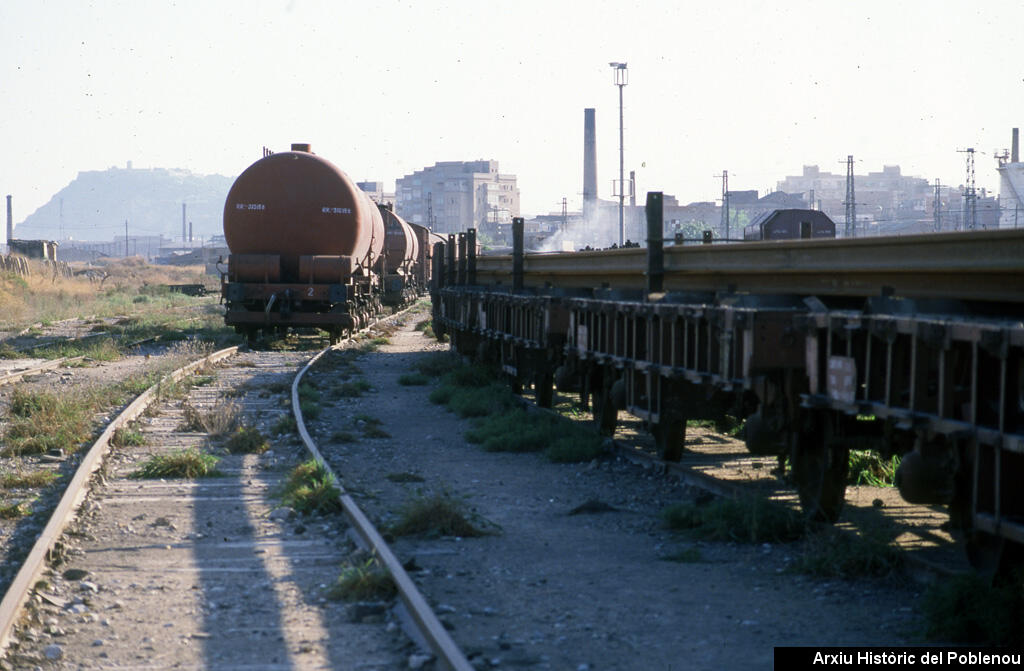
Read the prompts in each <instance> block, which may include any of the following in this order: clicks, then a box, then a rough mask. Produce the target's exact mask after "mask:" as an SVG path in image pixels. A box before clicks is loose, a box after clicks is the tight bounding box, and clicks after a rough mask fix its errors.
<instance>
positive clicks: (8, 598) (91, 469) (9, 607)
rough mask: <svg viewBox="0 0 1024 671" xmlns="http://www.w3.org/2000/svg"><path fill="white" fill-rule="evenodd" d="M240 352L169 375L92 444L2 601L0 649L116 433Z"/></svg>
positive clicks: (230, 351) (217, 354)
mask: <svg viewBox="0 0 1024 671" xmlns="http://www.w3.org/2000/svg"><path fill="white" fill-rule="evenodd" d="M237 351H238V348H237V347H228V348H227V349H222V350H220V351H218V352H214V353H213V354H210V355H209V356H206V357H204V358H202V359H199V360H198V361H193V362H192V363H190V364H188V365H186V366H183V367H182V368H179V369H178V370H176V371H174V372H173V373H170V374H169V375H167V376H166V377H164V378H163V380H161V381H160V382H158V383H157V384H155V385H153V386H152V387H150V388H149V389H147V390H146V391H144V392H142V393H141V394H140V395H139V396H138V397H137V398H136V399H135V400H134V401H132V402H131V403H130V404H129V405H128V407H127V408H125V409H124V410H122V411H121V413H120V414H119V415H118V416H117V417H116V418H115V419H114V421H112V422H111V423H110V424H109V425H107V428H106V429H105V430H104V431H103V433H101V434H100V437H99V438H97V439H96V442H95V443H93V445H92V447H90V448H89V450H88V452H86V454H85V457H84V458H83V459H82V463H80V464H79V465H78V469H77V470H76V471H75V475H74V477H73V478H72V479H71V482H70V483H68V487H67V489H66V490H65V491H64V495H63V496H62V497H61V499H60V502H59V503H58V504H57V507H56V509H54V511H53V514H52V515H50V520H49V522H47V524H46V527H44V528H43V531H42V532H41V533H40V534H39V538H38V539H37V540H36V542H35V544H34V545H33V546H32V549H31V550H30V551H29V554H28V557H26V559H25V561H24V563H23V564H22V567H21V570H19V571H18V575H17V576H15V578H14V580H13V581H12V582H11V585H10V587H8V588H7V593H6V594H4V597H3V600H2V601H0V650H3V649H5V648H6V647H7V646H8V644H9V643H10V640H11V633H12V631H13V629H14V625H15V624H16V623H17V619H18V615H19V614H20V613H21V608H22V606H23V605H24V604H25V602H26V601H27V600H28V597H29V594H30V593H31V591H32V589H33V587H34V585H35V583H36V580H37V579H38V578H39V576H40V575H41V574H42V571H43V567H44V565H45V563H46V558H47V556H48V555H49V553H50V550H51V549H52V548H53V546H54V544H55V543H56V542H57V541H58V540H59V539H60V536H61V534H62V533H63V532H64V529H65V528H66V527H67V525H68V524H69V523H70V522H71V520H72V519H74V517H75V513H76V510H77V508H78V506H79V505H81V503H82V501H83V500H84V499H85V495H86V492H87V490H88V484H89V478H91V477H92V474H93V473H95V472H96V470H97V469H99V468H100V466H102V465H103V459H104V458H105V457H106V455H107V452H108V451H109V450H110V439H111V438H112V437H113V435H114V431H116V430H117V429H118V428H120V427H121V426H123V425H124V424H126V423H127V422H130V421H131V420H133V419H135V418H136V417H138V416H139V415H141V414H142V412H143V411H144V410H145V409H146V407H147V406H148V405H149V404H150V403H151V402H152V401H153V400H154V398H155V395H156V390H157V389H158V388H159V387H160V385H161V384H163V383H164V382H165V381H177V380H180V379H182V378H183V377H185V376H186V375H190V374H191V373H193V372H194V371H196V370H198V369H199V368H201V367H203V366H205V365H207V364H211V363H216V362H218V361H220V360H222V359H226V358H228V357H229V356H231V355H233V354H234V353H235V352H237Z"/></svg>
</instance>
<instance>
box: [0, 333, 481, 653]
mask: <svg viewBox="0 0 1024 671" xmlns="http://www.w3.org/2000/svg"><path fill="white" fill-rule="evenodd" d="M321 354H322V353H321ZM228 357H230V358H228ZM214 358H215V359H223V360H224V363H223V364H221V365H219V366H216V367H212V362H210V363H200V364H198V368H199V369H200V371H201V373H202V380H203V382H205V383H207V384H204V385H203V386H200V387H196V388H193V389H192V390H191V391H190V392H189V394H188V397H187V398H186V399H185V400H184V401H180V400H168V399H165V398H161V392H156V397H155V398H154V399H146V398H145V395H144V397H140V399H139V400H138V401H136V402H135V403H133V404H132V406H130V407H129V408H127V409H126V411H125V413H124V414H122V415H121V416H120V417H119V418H118V419H116V420H115V421H114V422H113V423H111V424H110V425H109V426H108V427H107V430H106V431H105V432H104V434H103V435H102V436H101V437H100V439H99V441H98V442H97V444H96V445H95V446H94V447H93V448H92V449H91V450H90V451H89V453H88V456H87V457H86V458H85V459H84V460H83V462H82V464H81V466H80V468H79V470H78V472H77V474H76V476H75V480H74V481H73V482H72V483H71V484H70V485H69V488H68V490H67V492H66V493H65V495H64V498H63V499H62V501H61V503H60V504H59V506H58V507H57V510H56V511H55V513H54V516H53V518H51V521H50V522H49V523H48V525H47V527H46V529H44V531H43V533H42V534H41V536H40V540H39V541H38V542H37V544H36V546H35V547H34V548H33V550H32V552H31V554H30V556H29V559H28V560H27V562H26V564H25V567H24V568H23V569H22V571H21V572H20V573H19V574H18V576H17V578H16V579H15V581H14V584H13V585H12V586H11V588H10V589H9V590H8V593H7V597H6V600H5V601H4V603H3V605H2V606H0V614H2V616H3V619H2V622H3V625H4V629H3V632H4V634H5V638H6V642H7V643H9V644H11V650H10V651H9V659H12V660H14V662H15V664H16V665H17V664H21V663H29V662H45V661H51V662H53V661H59V660H64V661H65V662H67V661H71V660H74V661H75V662H79V661H82V660H88V659H93V660H95V661H96V662H98V663H100V664H103V665H108V664H112V665H137V664H139V663H142V660H145V661H146V662H156V663H157V665H158V666H165V665H166V666H171V665H176V664H185V665H186V666H189V665H191V666H195V667H198V668H210V667H216V668H294V666H295V665H299V666H301V667H303V668H337V666H338V665H339V664H340V660H343V659H351V658H356V659H360V660H363V661H362V664H363V666H362V667H360V668H395V667H396V666H402V665H405V664H406V662H407V658H408V655H409V649H410V644H409V643H408V639H406V638H404V637H402V636H400V635H397V634H396V633H395V632H394V630H395V629H396V628H397V624H396V623H395V622H394V621H393V620H392V617H391V616H390V615H388V614H387V613H386V612H385V608H384V606H382V605H381V604H378V603H371V604H356V605H354V606H351V607H346V606H344V605H343V604H335V603H334V602H332V601H329V600H328V599H327V598H326V596H325V595H326V594H327V591H328V588H329V587H330V586H331V585H332V584H333V582H334V581H335V580H336V579H337V577H338V573H339V571H340V567H341V565H342V563H343V562H344V561H345V560H346V559H348V560H349V561H351V562H354V561H364V560H365V559H366V557H368V556H376V557H383V558H384V561H385V563H386V564H388V568H389V572H390V573H391V575H392V577H393V579H394V581H395V582H396V584H397V585H398V586H399V593H400V595H401V597H402V599H403V601H404V602H405V604H406V608H405V610H404V612H405V613H407V614H408V619H409V620H410V621H411V622H412V623H413V624H414V625H415V626H417V627H419V628H420V629H421V630H422V631H423V632H424V633H423V634H416V635H415V636H416V638H415V640H422V641H425V643H426V644H427V645H429V646H432V647H434V648H435V654H436V655H437V657H439V658H440V659H441V660H442V662H441V663H442V668H456V669H465V668H469V666H468V665H467V664H466V662H465V660H464V658H462V657H461V653H460V652H459V651H458V649H457V648H456V647H455V646H454V645H453V644H452V643H451V641H450V639H449V638H448V637H447V635H446V634H445V632H444V630H443V628H442V627H441V626H440V625H439V624H438V622H437V620H436V617H435V616H433V614H432V613H431V612H430V611H429V608H428V607H426V604H425V603H424V602H423V599H422V597H418V595H417V593H416V590H415V587H414V586H413V585H412V584H411V582H409V580H408V577H407V576H406V577H404V579H403V576H405V573H404V570H403V569H402V567H401V565H400V564H399V563H398V562H397V560H395V559H394V557H393V555H390V553H389V550H388V548H387V546H386V545H385V544H383V541H382V539H381V538H380V535H379V534H378V533H377V532H376V530H374V529H373V528H372V525H370V524H369V523H368V521H367V520H366V518H365V517H364V516H362V514H361V513H360V512H359V510H358V508H357V507H356V506H355V505H354V502H353V501H352V500H351V498H350V497H349V496H348V495H347V494H345V495H344V496H343V497H342V502H343V505H344V506H345V513H346V515H347V516H348V517H349V519H350V520H351V526H348V525H346V524H345V523H344V522H342V521H341V520H339V519H337V518H323V519H314V520H303V519H297V518H296V517H295V515H294V513H291V514H289V513H288V512H287V511H286V510H284V509H281V508H280V507H279V506H280V505H281V504H280V501H279V500H278V499H277V498H276V496H277V492H279V491H280V489H281V487H282V485H283V483H284V482H285V480H286V479H287V477H288V468H287V467H289V466H292V465H294V464H296V463H298V462H300V461H303V460H305V459H308V458H309V453H308V451H307V450H312V451H313V452H314V453H315V452H316V446H315V444H313V443H312V442H311V441H310V440H309V436H308V434H307V433H305V429H304V428H303V423H302V419H301V413H300V412H296V417H297V420H298V427H299V431H300V433H301V434H303V435H304V439H305V440H306V443H305V444H304V445H302V446H298V445H295V446H290V445H283V444H280V443H279V442H277V441H275V445H274V449H273V450H271V451H269V452H268V453H267V454H265V455H262V456H259V455H254V454H250V455H228V454H224V455H223V456H221V462H220V464H219V465H218V470H220V471H221V473H222V474H223V477H218V478H210V479H204V480H196V481H185V480H180V479H168V480H140V479H135V478H134V477H133V474H134V473H136V472H137V471H138V469H139V466H140V464H141V463H143V462H145V460H147V459H151V458H153V457H154V456H157V455H165V456H166V455H168V454H176V453H179V452H180V451H181V450H189V449H193V450H195V449H203V448H205V449H210V448H211V445H210V437H209V436H208V435H204V434H203V433H201V432H197V431H195V427H191V428H189V427H187V426H186V425H187V423H188V422H187V421H186V418H185V413H188V412H191V413H192V418H193V419H192V421H193V422H194V421H195V420H194V418H195V416H196V414H195V413H196V412H199V413H203V412H210V413H214V414H218V413H222V412H225V411H226V409H228V408H234V409H237V408H242V416H244V417H245V420H244V422H245V423H246V424H249V425H255V426H257V427H258V428H260V429H261V430H262V432H263V433H264V434H270V433H271V432H272V429H273V426H274V424H275V422H277V421H278V420H280V419H281V417H283V416H285V415H288V414H290V412H291V409H290V408H289V407H288V403H287V402H286V396H285V395H284V394H283V393H282V392H283V390H284V388H285V387H286V386H287V384H286V382H285V380H289V381H290V380H291V377H292V376H293V375H294V373H295V370H296V368H298V367H299V366H300V365H301V364H302V363H303V362H304V361H305V360H306V359H307V358H308V357H307V356H306V355H302V354H298V353H280V352H245V353H240V354H236V353H235V351H234V349H231V350H225V351H222V352H219V353H217V354H216V355H214ZM190 368H191V369H192V370H193V371H194V370H196V369H197V365H193V366H191V367H190ZM176 375H177V374H176ZM182 375H183V376H185V377H184V379H187V376H188V371H185V372H183V373H182ZM300 376H301V374H300ZM297 385H298V378H296V380H295V382H294V385H292V386H293V387H297ZM268 386H269V388H270V389H272V390H274V392H273V393H270V392H268V391H267V388H268ZM165 388H166V385H165ZM293 393H297V392H294V391H293ZM226 399H232V400H227V401H226ZM149 401H153V405H151V406H148V407H149V409H147V410H145V412H146V415H147V417H142V418H139V419H136V417H138V416H139V415H140V413H142V412H143V409H144V408H146V407H147V405H146V404H147V403H148V402H149ZM294 407H296V408H298V407H299V406H298V405H295V406H294ZM129 422H132V423H133V424H132V425H133V426H135V427H136V429H137V430H138V432H139V434H140V438H139V442H141V443H142V446H139V447H134V448H130V449H126V448H115V449H111V448H110V445H109V441H110V437H111V436H112V435H113V434H114V432H115V431H116V430H118V429H119V428H123V427H125V426H128V423H129ZM108 450H110V454H109V456H106V458H104V456H105V454H106V452H107V451H108ZM101 464H102V465H101ZM95 471H98V474H97V476H96V477H95V478H94V479H93V481H92V487H91V490H90V492H89V494H88V498H87V500H86V502H85V503H84V505H81V507H80V509H79V514H78V517H77V518H76V519H75V520H74V522H73V523H71V524H70V525H69V521H70V520H71V518H72V514H73V511H74V510H75V509H76V508H77V507H78V505H79V504H80V503H81V500H82V498H84V497H86V493H85V492H86V489H85V485H86V482H87V481H88V480H89V476H90V473H93V472H95ZM65 527H67V528H66V529H65ZM62 529H64V533H63V535H62V533H61V530H62ZM353 530H354V531H353ZM367 541H369V542H368V543H367ZM44 558H48V559H49V560H50V561H51V563H52V564H53V565H51V568H49V569H45V568H44V567H43V563H42V560H43V559H44ZM43 573H45V577H44V579H43V582H41V583H37V579H38V578H39V577H40V575H42V574H43ZM33 586H35V588H36V589H35V594H34V595H33V596H32V597H31V599H30V600H29V593H30V592H31V591H32V588H33ZM25 601H28V603H29V612H28V614H27V615H25V616H23V619H22V624H21V626H20V627H19V629H18V631H17V633H16V634H12V627H13V623H14V621H15V618H16V617H17V616H18V614H19V613H20V610H19V607H20V606H21V605H22V603H23V602H25ZM169 604H172V605H169ZM251 618H254V620H253V621H254V622H256V623H257V624H253V625H252V626H250V625H249V624H243V623H242V622H240V621H239V619H243V620H246V621H249V620H250V619H251ZM385 618H387V619H388V621H389V622H388V623H387V625H388V626H385V623H384V622H383V620H384V619H385ZM366 622H380V626H378V627H366V626H365V623H366ZM241 650H244V651H245V653H244V654H243V655H240V654H239V651H241ZM429 658H430V655H429V654H428V655H420V656H419V659H420V662H419V663H420V664H422V663H424V662H426V661H427V660H428V659H429ZM414 659H415V657H414Z"/></svg>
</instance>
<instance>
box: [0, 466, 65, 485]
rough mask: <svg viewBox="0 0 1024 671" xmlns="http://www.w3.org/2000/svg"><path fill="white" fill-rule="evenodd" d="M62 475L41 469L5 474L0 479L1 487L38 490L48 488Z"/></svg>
mask: <svg viewBox="0 0 1024 671" xmlns="http://www.w3.org/2000/svg"><path fill="white" fill-rule="evenodd" d="M59 477H60V475H58V474H57V473H55V472H53V471H48V470H46V469H40V470H37V471H29V472H26V473H4V474H3V476H2V477H0V487H2V488H4V489H29V488H31V489H36V488H39V487H46V486H48V485H50V484H51V483H52V482H53V481H54V480H56V479H57V478H59Z"/></svg>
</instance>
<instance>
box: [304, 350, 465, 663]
mask: <svg viewBox="0 0 1024 671" xmlns="http://www.w3.org/2000/svg"><path fill="white" fill-rule="evenodd" d="M337 347H338V346H337V345H332V346H331V347H328V348H326V349H323V350H321V351H320V352H318V353H317V354H316V355H315V356H314V357H313V358H311V359H310V360H309V361H308V362H307V363H306V365H305V366H304V367H303V368H302V370H300V371H299V373H298V375H296V376H295V380H294V381H293V382H292V408H294V411H295V422H296V424H297V425H298V430H299V435H300V437H301V438H302V442H303V443H304V444H305V445H306V449H308V450H309V452H310V454H312V455H313V458H314V459H316V461H317V463H318V464H320V465H321V466H322V467H323V468H324V470H326V471H327V472H328V473H330V474H331V476H332V477H333V478H334V480H335V482H337V483H338V486H339V487H340V488H341V495H340V497H339V500H340V502H341V506H342V511H343V512H344V513H345V517H347V518H348V520H349V522H350V523H351V524H352V526H353V528H354V529H355V531H356V533H357V534H358V535H359V538H360V539H361V540H362V542H363V544H364V546H365V547H366V549H368V550H370V551H371V552H373V554H374V555H375V556H376V557H377V558H378V559H379V560H380V562H381V563H382V564H383V565H384V567H385V569H386V570H387V571H388V573H389V574H390V575H391V578H392V580H394V582H395V586H396V587H397V588H398V595H399V597H400V598H401V600H402V603H404V604H405V607H406V609H407V610H408V612H409V615H410V616H411V617H412V619H413V622H414V623H415V625H416V628H417V630H418V632H419V634H420V635H421V636H422V637H423V639H424V640H425V641H426V642H427V644H428V645H429V646H430V649H431V651H432V652H433V653H434V654H435V655H437V658H438V660H439V661H440V662H441V664H442V665H443V667H444V668H447V669H452V670H453V671H472V669H473V666H472V665H471V664H470V663H469V660H467V659H466V657H465V655H464V654H463V653H462V651H461V650H460V649H459V647H458V646H457V645H456V644H455V642H454V641H453V640H452V638H451V636H449V635H448V631H447V630H446V629H445V628H444V626H443V625H442V624H441V622H440V620H438V619H437V615H436V614H435V613H434V611H433V610H432V609H431V608H430V605H429V604H428V603H427V601H426V599H424V598H423V595H422V594H421V593H420V591H419V589H417V587H416V584H415V583H414V582H413V581H412V578H410V577H409V574H408V573H406V571H405V569H404V568H403V567H402V562H400V561H398V558H397V557H396V556H395V554H394V553H393V552H392V551H391V548H390V547H389V546H388V544H387V542H385V540H384V538H383V537H382V536H381V535H380V532H378V531H377V529H376V527H374V526H373V524H372V523H371V522H370V520H369V519H368V518H367V517H366V515H365V514H364V513H363V511H362V510H361V509H360V508H359V506H358V505H357V504H356V502H355V500H354V499H353V498H352V496H351V495H350V494H349V493H348V492H346V491H345V489H344V487H343V486H342V485H341V479H340V478H338V477H337V475H336V474H335V473H334V471H333V470H331V467H330V465H329V464H328V463H327V461H326V460H325V459H324V457H323V455H322V454H321V453H320V450H319V449H318V448H317V446H316V443H315V442H314V441H313V438H312V437H311V436H310V435H309V432H308V431H307V430H306V425H305V423H304V422H303V420H302V410H301V404H300V403H299V383H300V382H301V381H302V376H303V375H305V374H306V371H308V370H309V369H310V368H311V367H312V366H313V365H314V364H315V363H316V362H317V361H318V360H319V359H320V357H322V356H323V355H324V354H326V353H327V352H329V351H331V350H332V349H335V348H337Z"/></svg>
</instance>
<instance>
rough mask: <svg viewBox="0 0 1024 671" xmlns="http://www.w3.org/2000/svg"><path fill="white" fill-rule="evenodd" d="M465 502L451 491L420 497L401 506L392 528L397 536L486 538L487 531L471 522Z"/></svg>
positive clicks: (392, 531)
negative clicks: (397, 518)
mask: <svg viewBox="0 0 1024 671" xmlns="http://www.w3.org/2000/svg"><path fill="white" fill-rule="evenodd" d="M466 508H467V506H466V502H465V501H463V500H462V499H458V498H455V497H454V496H452V495H451V494H450V493H449V492H441V493H438V494H433V495H431V496H424V497H418V498H416V499H414V500H412V501H410V502H409V503H407V504H406V505H405V506H403V507H402V510H401V513H400V516H399V520H398V521H397V522H396V523H395V524H394V525H392V526H391V533H393V534H394V535H395V536H417V535H418V536H431V537H437V536H461V537H476V536H484V535H486V534H487V531H486V530H484V529H481V528H480V527H478V526H476V525H475V524H473V522H471V521H470V520H469V515H468V512H467V510H466Z"/></svg>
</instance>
